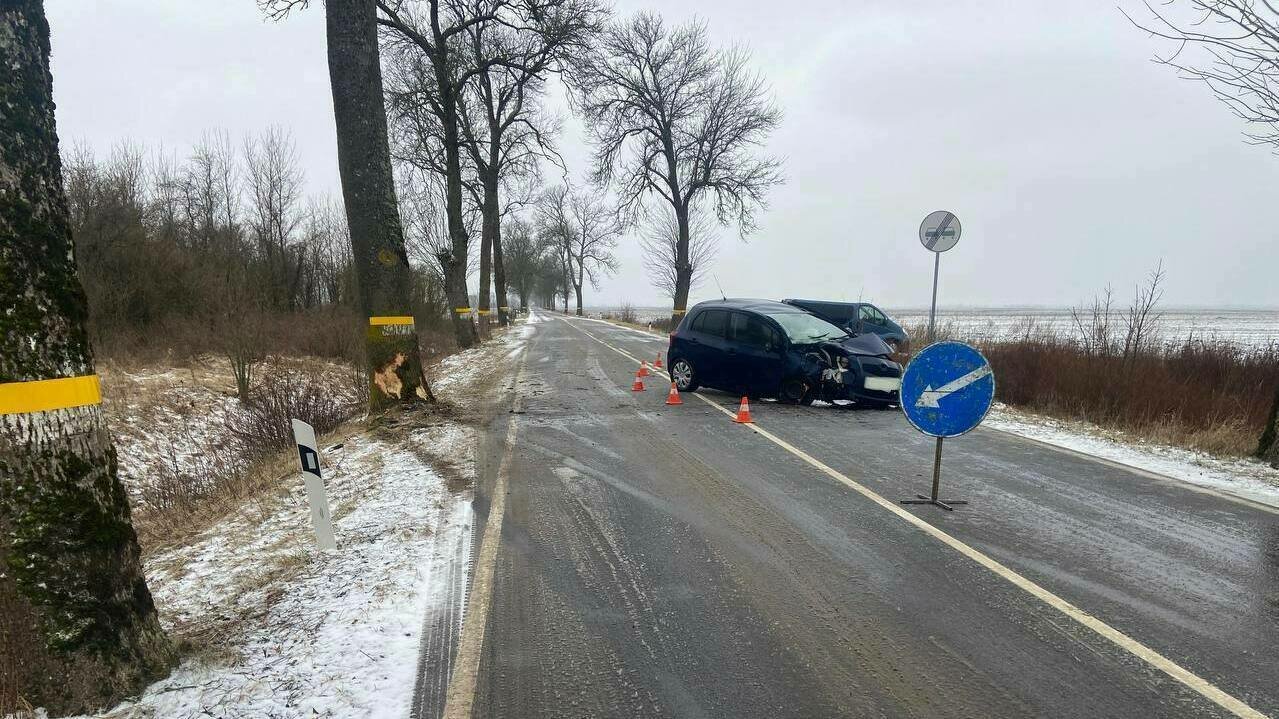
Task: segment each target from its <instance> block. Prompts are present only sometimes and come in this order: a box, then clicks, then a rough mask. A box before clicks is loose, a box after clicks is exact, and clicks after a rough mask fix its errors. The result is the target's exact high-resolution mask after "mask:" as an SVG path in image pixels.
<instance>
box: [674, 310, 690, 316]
mask: <svg viewBox="0 0 1279 719" xmlns="http://www.w3.org/2000/svg"><path fill="white" fill-rule="evenodd" d="M687 313H688V310H671V314H673V315H682V314H687Z"/></svg>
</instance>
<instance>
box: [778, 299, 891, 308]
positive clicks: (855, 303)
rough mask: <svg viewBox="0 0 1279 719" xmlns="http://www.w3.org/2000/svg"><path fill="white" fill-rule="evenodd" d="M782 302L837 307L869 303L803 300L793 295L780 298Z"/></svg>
mask: <svg viewBox="0 0 1279 719" xmlns="http://www.w3.org/2000/svg"><path fill="white" fill-rule="evenodd" d="M782 302H785V303H788V304H789V303H791V302H796V303H799V302H803V303H805V304H813V305H834V306H837V307H857V306H859V305H869V304H870V303H869V302H836V301H835V300H804V299H800V298H798V297H795V298H789V297H788V298H786V299H784V300H782ZM796 306H798V305H796ZM872 306H873V305H872Z"/></svg>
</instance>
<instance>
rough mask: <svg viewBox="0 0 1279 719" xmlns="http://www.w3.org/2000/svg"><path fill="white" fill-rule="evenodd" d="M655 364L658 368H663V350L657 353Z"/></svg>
mask: <svg viewBox="0 0 1279 719" xmlns="http://www.w3.org/2000/svg"><path fill="white" fill-rule="evenodd" d="M653 366H654V367H656V368H658V369H661V368H662V353H661V352H658V353H657V361H655V362H653Z"/></svg>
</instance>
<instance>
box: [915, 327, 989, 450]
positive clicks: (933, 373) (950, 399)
mask: <svg viewBox="0 0 1279 719" xmlns="http://www.w3.org/2000/svg"><path fill="white" fill-rule="evenodd" d="M994 399H995V375H994V374H993V373H992V372H991V370H990V363H989V362H987V361H986V358H985V357H983V356H982V354H981V352H978V351H977V349H976V348H975V347H972V346H970V345H967V344H964V343H963V342H938V343H936V344H932V345H929V346H928V347H925V348H924V349H923V350H921V351H920V352H919V353H918V354H916V355H915V356H914V357H913V358H912V359H911V361H910V364H908V365H906V371H905V373H904V374H903V375H902V387H901V407H902V411H903V412H904V413H905V414H906V419H907V420H909V421H910V423H911V424H912V425H914V426H915V429H918V430H919V431H920V432H923V433H924V434H926V435H929V436H932V437H958V436H959V435H961V434H964V433H965V432H968V431H969V430H971V429H973V428H974V427H976V426H977V425H979V424H981V421H982V420H983V419H985V418H986V413H987V412H989V411H990V405H991V402H993V401H994Z"/></svg>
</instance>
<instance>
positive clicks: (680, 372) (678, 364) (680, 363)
mask: <svg viewBox="0 0 1279 719" xmlns="http://www.w3.org/2000/svg"><path fill="white" fill-rule="evenodd" d="M671 381H673V382H674V383H675V389H677V390H679V391H680V392H693V391H695V390H696V389H697V385H698V381H697V372H695V371H694V370H693V363H692V362H689V361H688V360H686V359H684V358H683V357H680V358H678V359H676V360H675V361H674V362H672V363H671Z"/></svg>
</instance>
